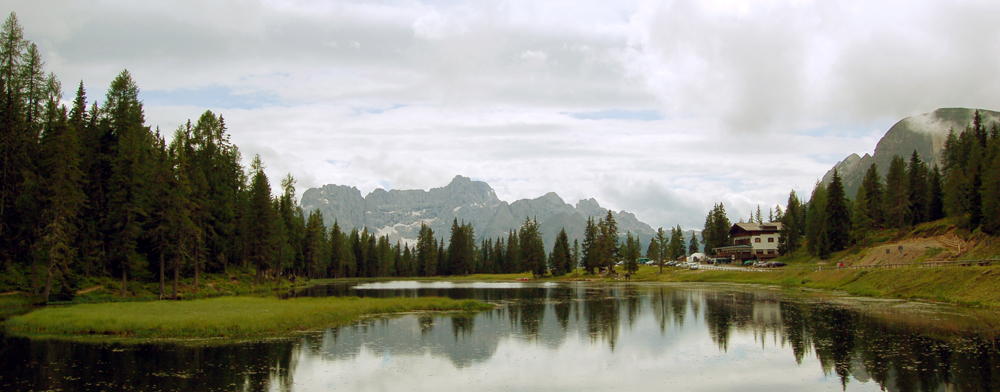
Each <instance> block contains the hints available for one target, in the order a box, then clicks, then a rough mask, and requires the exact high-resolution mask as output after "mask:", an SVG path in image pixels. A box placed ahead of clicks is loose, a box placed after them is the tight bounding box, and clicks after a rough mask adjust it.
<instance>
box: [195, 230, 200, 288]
mask: <svg viewBox="0 0 1000 392" xmlns="http://www.w3.org/2000/svg"><path fill="white" fill-rule="evenodd" d="M200 242H201V241H195V245H196V248H195V249H194V288H195V289H197V288H198V272H199V271H200V270H201V246H200V245H199V243H200Z"/></svg>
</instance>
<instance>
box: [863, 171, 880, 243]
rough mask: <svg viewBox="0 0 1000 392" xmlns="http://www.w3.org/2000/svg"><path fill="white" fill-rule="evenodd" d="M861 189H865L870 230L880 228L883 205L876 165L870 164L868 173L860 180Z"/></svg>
mask: <svg viewBox="0 0 1000 392" xmlns="http://www.w3.org/2000/svg"><path fill="white" fill-rule="evenodd" d="M861 187H862V188H865V197H866V198H865V203H866V208H867V209H868V211H867V215H868V217H869V218H870V219H871V227H870V228H876V227H881V226H882V225H884V224H885V221H884V219H883V214H882V208H883V207H884V206H885V203H884V201H883V193H884V191H883V189H882V176H881V175H879V174H878V165H876V164H874V163H872V165H871V166H869V167H868V172H866V173H865V177H864V179H863V180H861Z"/></svg>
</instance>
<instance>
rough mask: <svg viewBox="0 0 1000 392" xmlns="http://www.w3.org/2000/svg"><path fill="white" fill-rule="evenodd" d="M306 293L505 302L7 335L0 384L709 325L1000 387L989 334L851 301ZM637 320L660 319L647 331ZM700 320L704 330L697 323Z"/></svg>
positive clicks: (61, 384) (851, 376) (276, 383)
mask: <svg viewBox="0 0 1000 392" xmlns="http://www.w3.org/2000/svg"><path fill="white" fill-rule="evenodd" d="M303 293H304V294H306V295H346V294H356V295H361V296H375V297H389V296H399V295H405V296H425V295H438V296H449V297H455V298H477V299H482V300H487V301H491V302H494V303H497V304H500V305H501V306H499V307H498V308H497V309H495V310H491V311H487V312H483V313H479V314H460V315H442V314H421V315H410V316H403V317H392V318H373V319H365V320H363V321H362V322H359V323H357V324H355V325H351V326H347V327H341V328H334V329H328V330H327V331H325V332H321V333H311V334H306V335H303V336H300V337H297V338H290V339H281V340H272V341H266V342H256V343H238V344H220V345H218V346H208V347H189V346H184V345H179V344H141V345H122V344H85V343H71V342H60V341H44V340H36V341H33V340H29V339H24V338H12V337H6V338H2V339H0V389H4V390H27V389H52V390H55V389H61V390H67V391H71V390H95V389H107V390H112V389H136V390H139V389H141V390H190V391H197V390H243V391H258V390H273V389H277V390H293V389H295V385H296V384H295V380H294V379H295V376H294V375H295V374H296V373H297V370H296V369H297V367H302V366H306V367H309V366H315V363H317V362H316V361H321V362H323V363H327V362H329V363H337V364H346V363H351V361H356V360H358V358H360V357H375V358H384V360H389V359H390V358H396V357H406V358H418V359H419V358H428V357H427V356H429V357H430V358H444V359H447V360H448V361H450V362H451V363H452V364H453V365H454V367H455V368H457V369H465V368H469V367H472V366H475V365H476V364H484V363H487V362H489V361H491V360H492V359H495V358H494V357H495V356H496V355H497V354H498V352H499V351H502V347H504V346H505V345H507V344H509V342H512V341H513V342H517V341H520V342H525V343H529V344H530V345H531V346H534V347H537V349H538V350H549V351H558V350H560V349H561V348H563V347H564V346H566V345H576V344H578V343H575V342H576V341H577V340H575V339H578V340H579V341H583V342H589V343H585V344H589V345H590V346H592V347H606V349H607V350H609V351H610V352H612V353H613V354H611V355H625V354H627V353H620V351H621V350H619V351H616V349H618V348H619V346H621V347H629V349H632V350H634V349H635V347H647V348H649V347H653V348H655V347H658V346H662V347H663V348H662V350H663V351H664V352H665V354H664V355H667V356H670V355H679V354H676V353H674V354H671V353H672V352H676V350H679V349H678V348H676V347H673V346H670V345H669V344H668V342H671V341H676V340H678V339H681V340H684V339H687V340H694V339H705V338H704V337H700V336H707V338H708V339H711V341H712V344H713V345H714V347H715V349H713V350H717V352H718V353H723V354H726V353H728V352H729V351H730V348H731V347H733V345H734V344H736V343H734V342H736V341H741V342H742V341H746V340H747V338H750V339H751V341H753V342H756V343H757V344H758V345H759V346H758V347H759V348H760V349H761V350H764V349H768V350H770V349H771V347H773V348H777V349H779V350H783V351H784V352H787V353H788V354H783V355H790V356H793V357H794V360H795V362H796V363H798V364H799V366H802V364H803V363H804V360H806V359H807V358H815V361H817V362H818V363H819V366H820V368H821V369H820V370H821V372H822V374H823V375H826V376H828V377H835V378H836V379H837V380H839V383H840V384H841V385H840V387H841V388H843V389H847V388H848V386H849V385H851V383H852V382H859V381H860V382H863V383H865V382H874V383H877V385H878V386H879V387H880V388H881V389H884V390H890V391H933V390H949V391H986V390H1000V358H998V355H1000V353H998V350H997V335H996V334H995V333H994V331H989V330H987V331H983V330H976V328H977V324H976V323H964V324H963V323H962V322H955V321H954V320H946V322H939V323H933V322H928V321H926V319H927V317H922V318H923V319H924V320H923V322H920V323H914V322H912V319H913V318H914V317H910V316H912V315H911V314H908V313H906V312H905V311H897V313H892V312H889V313H885V312H873V311H867V310H859V308H857V307H850V306H843V305H838V304H833V303H830V302H824V301H818V300H801V299H791V298H788V297H786V296H784V295H782V294H780V293H777V292H773V291H752V290H750V291H736V290H717V289H708V288H700V289H690V288H684V287H683V286H664V285H650V286H643V285H603V286H597V285H594V286H588V285H570V284H567V285H544V286H533V285H526V286H525V287H522V288H502V289H492V288H488V287H477V288H470V287H455V288H420V285H416V287H413V288H407V289H391V290H389V289H387V290H351V289H350V288H349V287H347V286H344V285H339V286H336V285H332V286H321V287H315V288H312V289H310V290H309V291H307V292H302V293H299V294H300V295H301V294H303ZM894 315H897V316H898V315H901V316H899V317H896V316H894ZM916 318H917V319H920V318H921V317H919V316H918V317H916ZM623 324H624V325H623ZM644 328H646V330H648V328H652V329H653V331H656V332H653V334H654V335H649V334H648V333H646V332H645V331H646V330H644ZM705 329H707V335H701V333H704V332H701V333H699V332H698V331H699V330H700V331H705ZM656 335H658V336H660V337H661V338H659V339H658V340H657V338H655V336H656ZM574 337H575V338H574ZM679 337H682V338H679ZM622 342H629V343H628V345H620V344H624V343H622ZM681 343H688V342H681ZM681 343H670V344H681ZM691 343H694V342H691ZM672 347H673V348H672ZM671 350H674V351H671ZM626 351H627V349H626ZM303 361H305V362H303ZM809 361H813V360H812V359H809ZM303 363H308V364H309V365H303ZM810 363H814V362H810ZM337 366H342V365H337ZM793 367H794V365H793ZM567 371H572V369H567Z"/></svg>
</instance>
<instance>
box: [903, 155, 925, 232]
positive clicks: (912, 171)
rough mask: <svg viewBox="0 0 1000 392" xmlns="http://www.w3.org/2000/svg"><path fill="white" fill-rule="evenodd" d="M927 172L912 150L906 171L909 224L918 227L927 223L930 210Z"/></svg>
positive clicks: (918, 156)
mask: <svg viewBox="0 0 1000 392" xmlns="http://www.w3.org/2000/svg"><path fill="white" fill-rule="evenodd" d="M928 174H929V170H928V169H927V165H926V164H924V162H923V161H922V160H920V155H919V154H917V151H916V150H914V151H913V154H912V155H910V164H909V169H908V170H907V173H906V175H907V182H906V183H907V184H908V187H907V191H908V192H909V198H910V211H911V213H910V224H911V225H918V224H920V223H924V222H927V220H928V215H929V214H928V212H929V210H930V188H929V187H928V179H927V177H928Z"/></svg>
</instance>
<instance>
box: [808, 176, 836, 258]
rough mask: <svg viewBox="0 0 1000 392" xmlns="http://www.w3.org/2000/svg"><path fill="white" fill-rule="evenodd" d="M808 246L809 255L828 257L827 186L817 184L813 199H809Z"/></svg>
mask: <svg viewBox="0 0 1000 392" xmlns="http://www.w3.org/2000/svg"><path fill="white" fill-rule="evenodd" d="M806 214H807V217H806V232H805V234H806V246H807V247H808V249H809V253H811V254H814V255H826V254H828V253H829V249H830V244H829V242H828V241H827V238H826V236H825V235H823V234H824V233H825V231H826V230H825V228H826V185H824V184H823V183H821V182H818V181H817V182H816V186H815V187H814V188H813V192H812V197H810V199H809V210H808V212H807V213H806Z"/></svg>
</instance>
